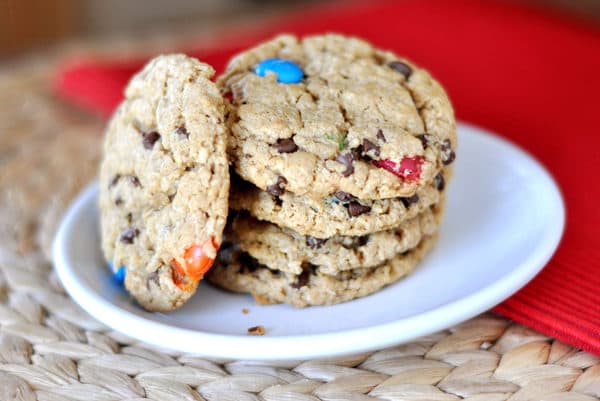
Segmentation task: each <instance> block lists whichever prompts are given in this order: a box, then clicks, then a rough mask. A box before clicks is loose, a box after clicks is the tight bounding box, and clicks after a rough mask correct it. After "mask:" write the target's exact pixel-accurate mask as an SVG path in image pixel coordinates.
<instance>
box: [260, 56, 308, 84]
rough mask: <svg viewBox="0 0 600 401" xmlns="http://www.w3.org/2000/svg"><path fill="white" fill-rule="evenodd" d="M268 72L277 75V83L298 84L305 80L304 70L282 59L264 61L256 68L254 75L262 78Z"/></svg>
mask: <svg viewBox="0 0 600 401" xmlns="http://www.w3.org/2000/svg"><path fill="white" fill-rule="evenodd" d="M268 72H272V73H274V74H277V82H280V83H282V84H296V83H298V82H300V81H302V78H304V73H303V72H302V69H301V68H300V67H298V65H297V64H296V63H294V62H292V61H289V60H283V59H280V58H269V59H266V60H263V61H261V62H260V63H258V65H257V66H256V67H255V68H254V73H255V74H256V75H258V76H261V77H264V76H265V75H267V73H268Z"/></svg>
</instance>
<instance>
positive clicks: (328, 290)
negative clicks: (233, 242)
mask: <svg viewBox="0 0 600 401" xmlns="http://www.w3.org/2000/svg"><path fill="white" fill-rule="evenodd" d="M436 238H437V236H436V235H434V236H430V237H426V238H424V239H423V240H422V241H421V242H420V243H419V245H417V247H415V248H413V249H411V250H409V251H407V252H405V253H404V254H401V255H398V256H396V257H395V258H392V259H390V260H388V261H386V262H384V263H382V264H381V265H379V266H376V267H371V268H363V269H353V270H347V271H344V272H340V273H338V274H336V275H328V274H324V273H322V272H320V271H319V269H311V268H310V267H308V268H306V269H305V270H304V271H303V272H302V273H301V274H300V275H295V274H290V273H286V272H282V271H279V270H271V269H269V268H267V267H265V266H263V265H260V264H258V262H257V261H256V260H255V259H253V258H252V257H250V256H249V255H248V254H247V253H244V252H240V251H239V250H237V249H235V248H234V249H228V250H224V251H223V252H222V253H221V254H220V255H219V260H218V261H217V263H216V265H215V267H214V268H213V269H212V270H211V271H210V273H209V274H208V276H207V277H208V280H209V281H210V282H212V283H214V284H216V285H218V286H220V287H222V288H224V289H227V290H230V291H234V292H241V293H250V294H252V295H253V296H254V298H255V299H256V301H257V302H258V303H261V304H272V303H287V304H290V305H293V306H296V307H304V306H311V305H329V304H336V303H340V302H345V301H349V300H351V299H354V298H359V297H363V296H366V295H369V294H372V293H374V292H376V291H379V290H380V289H382V288H383V287H385V286H387V285H389V284H391V283H394V282H395V281H397V280H399V279H400V278H402V277H404V276H406V275H407V274H409V273H411V272H412V271H413V270H414V269H415V267H416V265H417V264H418V263H419V261H420V260H421V259H423V257H424V256H425V255H426V254H427V252H429V250H430V249H431V248H432V247H433V245H434V244H435V241H436Z"/></svg>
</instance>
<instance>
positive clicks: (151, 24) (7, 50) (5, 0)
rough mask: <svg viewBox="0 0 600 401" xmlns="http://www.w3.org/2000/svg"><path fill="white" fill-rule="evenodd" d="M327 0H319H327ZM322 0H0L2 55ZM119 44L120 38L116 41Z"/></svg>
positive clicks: (594, 6) (593, 3)
mask: <svg viewBox="0 0 600 401" xmlns="http://www.w3.org/2000/svg"><path fill="white" fill-rule="evenodd" d="M520 1H521V2H531V3H541V4H546V5H548V6H549V7H554V8H556V9H557V10H558V11H559V12H572V13H576V14H580V15H582V16H584V17H586V18H589V19H592V20H595V21H597V22H600V0H520ZM325 2H326V0H323V1H320V2H319V3H325ZM309 3H317V1H316V0H169V1H164V0H50V1H46V0H0V4H1V9H0V58H3V59H6V58H9V57H14V56H17V55H20V54H23V53H26V52H30V51H35V50H39V49H44V48H46V47H47V46H49V45H54V44H56V43H60V42H65V41H67V42H71V43H72V42H73V40H74V39H77V40H82V39H83V40H87V41H88V42H89V41H91V40H94V39H99V38H104V39H106V38H107V37H110V38H111V39H113V40H114V38H119V37H127V38H129V39H133V38H135V37H143V36H150V37H157V36H160V35H164V34H165V33H169V34H173V33H179V34H181V33H183V32H195V33H202V32H208V31H210V30H211V29H214V28H216V27H219V26H224V25H227V24H232V25H233V24H236V23H240V24H244V23H252V21H258V20H260V19H262V18H269V17H271V16H274V15H277V13H278V12H283V11H289V10H294V9H296V10H300V9H302V7H305V6H306V5H307V4H309ZM113 45H114V42H113Z"/></svg>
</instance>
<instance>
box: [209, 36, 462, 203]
mask: <svg viewBox="0 0 600 401" xmlns="http://www.w3.org/2000/svg"><path fill="white" fill-rule="evenodd" d="M290 64H292V65H294V66H296V68H298V69H300V70H301V72H302V75H301V76H300V79H298V74H297V73H294V72H293V71H292V72H290V70H293V68H292V67H291V66H290ZM282 77H283V79H282ZM217 83H218V85H219V86H220V87H221V90H222V92H223V93H224V95H225V97H227V98H229V99H231V111H230V125H231V129H232V140H231V141H230V144H229V152H230V155H231V158H232V161H233V162H234V166H235V170H236V172H237V173H238V174H239V175H240V176H241V177H242V178H243V179H245V180H247V181H250V182H252V183H253V184H255V185H256V186H257V187H259V188H260V189H262V190H264V191H269V189H274V190H281V191H283V190H285V191H288V192H291V193H294V194H296V195H306V196H310V197H312V198H317V199H318V198H327V197H330V196H332V194H333V193H335V192H337V191H342V192H345V193H349V194H351V195H353V196H354V197H356V198H359V199H365V200H374V199H387V198H396V197H409V196H412V195H413V194H414V193H415V192H416V191H417V190H418V189H419V188H420V187H422V186H424V185H425V183H427V182H430V181H431V180H432V179H433V178H434V177H435V176H436V175H437V174H438V172H439V171H440V170H441V169H442V167H443V166H445V165H448V164H450V163H451V162H452V161H453V160H454V157H455V153H454V149H455V147H456V123H455V119H454V112H453V110H452V106H451V104H450V101H449V100H448V97H447V96H446V93H445V92H444V89H443V88H442V87H441V86H440V85H439V84H438V83H437V82H436V81H435V80H434V79H433V78H432V77H431V76H430V75H429V73H428V72H427V71H425V70H423V69H421V68H419V67H417V66H416V65H415V64H413V63H411V62H409V61H408V60H406V59H403V58H400V57H398V56H396V55H394V54H393V53H391V52H386V51H382V50H378V49H376V48H373V47H372V46H371V45H370V44H368V43H367V42H364V41H362V40H359V39H355V38H349V37H344V36H340V35H333V34H330V35H320V36H309V37H306V38H304V39H303V40H301V41H300V40H298V39H297V38H296V37H294V36H290V35H283V36H279V37H277V38H275V39H273V40H271V41H268V42H266V43H263V44H261V45H259V46H257V47H255V48H252V49H250V50H247V51H245V52H243V53H241V54H239V55H238V56H236V57H235V58H233V59H232V60H231V62H230V63H229V66H228V67H227V69H226V71H225V73H224V74H223V75H222V76H221V77H219V79H218V81H217Z"/></svg>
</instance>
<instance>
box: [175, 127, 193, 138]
mask: <svg viewBox="0 0 600 401" xmlns="http://www.w3.org/2000/svg"><path fill="white" fill-rule="evenodd" d="M175 133H176V134H177V135H181V136H185V137H186V138H189V137H190V133H189V132H188V130H187V129H186V128H185V127H184V126H183V125H182V126H181V127H177V129H176V130H175Z"/></svg>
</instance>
